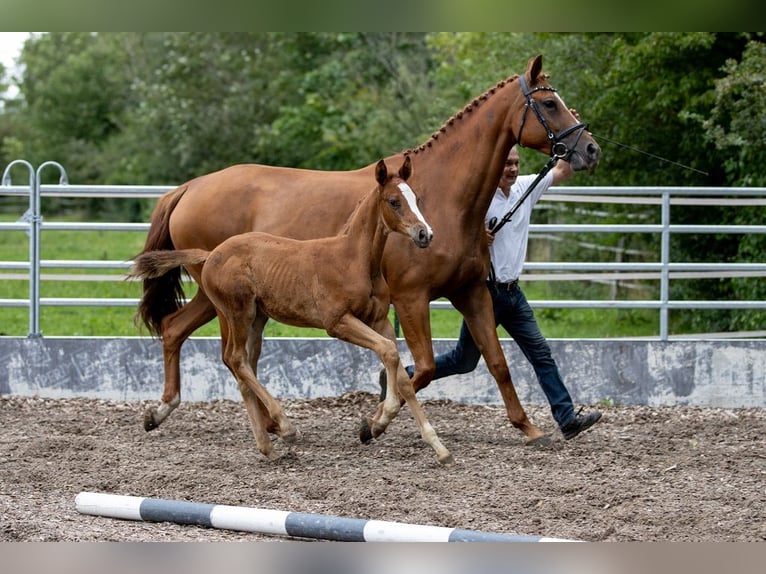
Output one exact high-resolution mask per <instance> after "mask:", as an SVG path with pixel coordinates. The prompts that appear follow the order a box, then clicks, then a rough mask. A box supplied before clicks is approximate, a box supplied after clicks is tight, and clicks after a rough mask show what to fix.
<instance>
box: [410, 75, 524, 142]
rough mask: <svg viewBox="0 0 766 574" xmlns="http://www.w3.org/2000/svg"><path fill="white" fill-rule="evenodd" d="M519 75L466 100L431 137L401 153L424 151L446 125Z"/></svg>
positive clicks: (453, 122)
mask: <svg viewBox="0 0 766 574" xmlns="http://www.w3.org/2000/svg"><path fill="white" fill-rule="evenodd" d="M518 77H519V75H518V74H514V75H513V76H511V77H509V78H506V79H505V80H500V81H499V82H498V83H497V84H495V85H494V86H492V87H491V88H489V89H488V90H487V91H486V92H484V93H483V94H481V95H480V96H478V97H476V98H474V99H473V100H472V101H470V102H468V103H467V104H466V105H465V107H463V109H462V110H460V111H459V112H457V113H456V114H455V115H453V116H452V117H451V118H449V119H448V120H447V121H446V122H444V124H443V125H442V127H441V128H439V129H438V130H437V131H435V132H434V133H433V134H431V137H429V138H428V140H427V141H426V142H425V143H422V144H420V145H419V146H418V147H415V148H410V149H408V150H406V151H404V152H403V153H404V154H405V155H406V154H418V153H420V152H422V151H425V149H426V148H429V147H431V145H432V144H433V142H435V141H436V140H437V139H439V135H440V134H443V133H446V131H447V128H448V127H452V126H453V125H454V124H455V122H457V121H459V120H461V119H463V117H464V116H465V115H466V114H469V113H471V112H472V111H474V110H475V109H476V108H478V107H479V106H480V105H481V104H482V103H483V102H485V101H487V100H488V99H489V98H490V97H491V96H492V95H494V93H495V92H496V91H497V90H499V89H500V88H502V87H504V86H505V85H506V84H509V83H511V82H513V81H515V80H517V79H518Z"/></svg>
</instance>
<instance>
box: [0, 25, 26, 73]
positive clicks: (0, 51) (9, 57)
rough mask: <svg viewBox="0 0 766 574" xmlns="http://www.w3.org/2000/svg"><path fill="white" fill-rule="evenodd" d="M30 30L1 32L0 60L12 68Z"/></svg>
mask: <svg viewBox="0 0 766 574" xmlns="http://www.w3.org/2000/svg"><path fill="white" fill-rule="evenodd" d="M27 36H29V32H0V62H2V63H3V65H4V66H5V67H6V68H8V69H10V68H13V67H14V66H15V59H16V57H17V56H18V55H19V52H20V51H21V47H22V46H23V44H24V40H26V39H27Z"/></svg>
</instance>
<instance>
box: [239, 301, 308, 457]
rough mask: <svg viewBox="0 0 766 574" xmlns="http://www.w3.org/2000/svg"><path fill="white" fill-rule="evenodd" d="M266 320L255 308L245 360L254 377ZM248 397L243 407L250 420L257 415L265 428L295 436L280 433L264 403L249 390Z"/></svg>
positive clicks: (280, 434) (276, 432) (277, 422)
mask: <svg viewBox="0 0 766 574" xmlns="http://www.w3.org/2000/svg"><path fill="white" fill-rule="evenodd" d="M268 320H269V317H268V316H267V315H266V314H264V313H260V312H258V311H257V310H256V315H255V319H254V320H253V324H252V325H251V326H250V333H249V335H248V338H247V360H248V363H250V368H251V369H252V370H253V373H254V374H255V376H256V377H257V376H258V359H260V357H261V349H262V347H263V330H264V329H265V328H266V323H267V322H268ZM243 398H244V395H243ZM248 398H249V399H251V400H252V404H248V403H247V400H246V403H245V407H246V408H247V409H248V416H249V417H250V418H251V420H252V416H257V417H259V418H260V421H261V424H262V425H263V426H264V427H265V428H266V430H268V431H269V432H272V433H274V434H276V435H277V436H280V437H282V438H283V439H285V440H286V441H288V442H292V441H293V440H294V439H295V438H296V437H295V435H293V436H287V437H285V436H284V435H283V434H282V429H281V428H280V426H279V425H280V423H279V421H277V420H274V419H272V418H271V416H270V415H269V411H268V408H267V407H266V405H265V404H263V403H262V402H261V401H259V400H258V399H257V397H256V396H255V395H253V394H252V393H250V392H249V391H248ZM255 409H257V410H255ZM251 412H252V413H253V414H252V415H251V414H250V413H251ZM251 425H252V423H251Z"/></svg>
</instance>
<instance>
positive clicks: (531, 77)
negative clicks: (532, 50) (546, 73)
mask: <svg viewBox="0 0 766 574" xmlns="http://www.w3.org/2000/svg"><path fill="white" fill-rule="evenodd" d="M542 71H543V55H542V54H538V55H537V56H535V57H534V58H530V59H529V63H528V64H527V84H528V85H530V86H533V85H534V84H536V83H537V78H538V77H539V76H540V72H542Z"/></svg>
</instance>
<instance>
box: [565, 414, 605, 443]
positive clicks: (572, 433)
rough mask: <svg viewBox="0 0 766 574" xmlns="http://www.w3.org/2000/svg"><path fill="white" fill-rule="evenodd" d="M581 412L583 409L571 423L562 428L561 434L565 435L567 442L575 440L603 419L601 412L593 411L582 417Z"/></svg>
mask: <svg viewBox="0 0 766 574" xmlns="http://www.w3.org/2000/svg"><path fill="white" fill-rule="evenodd" d="M580 412H582V408H581V409H580V410H579V411H577V414H576V415H575V416H574V418H572V420H571V421H569V422H568V423H567V424H565V425H564V426H563V427H561V434H563V435H564V438H565V439H566V440H570V439H573V438H574V437H576V436H577V435H578V434H580V433H581V432H582V431H584V430H585V429H589V428H590V427H592V426H593V425H595V424H596V423H597V422H598V421H599V420H600V419H601V413H600V412H599V411H592V412H590V413H588V414H587V415H581V414H580Z"/></svg>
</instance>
